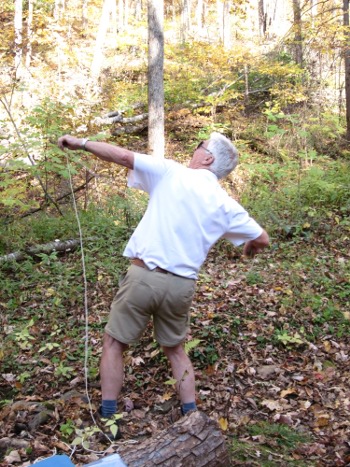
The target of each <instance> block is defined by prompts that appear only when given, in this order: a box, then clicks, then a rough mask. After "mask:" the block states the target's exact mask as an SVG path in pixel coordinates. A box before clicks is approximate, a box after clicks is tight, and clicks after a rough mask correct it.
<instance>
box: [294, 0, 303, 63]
mask: <svg viewBox="0 0 350 467" xmlns="http://www.w3.org/2000/svg"><path fill="white" fill-rule="evenodd" d="M293 16H294V28H295V34H294V42H295V61H296V62H297V64H298V65H300V66H303V34H302V22H301V7H300V0H293Z"/></svg>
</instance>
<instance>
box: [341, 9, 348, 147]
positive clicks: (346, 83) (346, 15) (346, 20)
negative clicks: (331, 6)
mask: <svg viewBox="0 0 350 467" xmlns="http://www.w3.org/2000/svg"><path fill="white" fill-rule="evenodd" d="M343 9H344V27H345V29H346V31H347V33H346V37H347V43H346V45H345V50H344V61H345V102H346V139H347V140H348V141H350V45H349V40H350V33H349V0H343Z"/></svg>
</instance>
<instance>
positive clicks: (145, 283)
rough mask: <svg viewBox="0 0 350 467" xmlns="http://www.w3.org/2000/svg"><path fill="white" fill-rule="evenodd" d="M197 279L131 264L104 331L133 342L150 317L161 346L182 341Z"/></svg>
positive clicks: (119, 338) (155, 335)
mask: <svg viewBox="0 0 350 467" xmlns="http://www.w3.org/2000/svg"><path fill="white" fill-rule="evenodd" d="M195 286H196V281H195V280H194V279H186V278H184V277H180V276H175V275H174V274H171V273H162V272H157V271H150V270H148V269H144V268H142V267H139V266H136V265H131V266H130V268H129V270H128V273H127V275H126V276H125V278H124V280H123V281H122V283H121V285H120V289H119V291H118V293H117V295H116V296H115V298H114V300H113V303H112V305H111V312H110V315H109V320H108V323H107V326H106V329H105V331H106V333H107V334H109V335H110V336H112V337H114V338H115V339H117V340H118V341H119V342H122V343H124V344H135V343H136V342H138V341H139V339H140V337H141V336H142V334H143V333H144V331H145V329H146V327H147V324H148V323H149V321H150V319H151V317H152V318H153V327H154V337H155V339H156V340H157V342H158V343H159V344H160V345H164V346H166V347H174V346H176V345H178V344H180V343H181V342H183V341H184V339H185V337H186V334H187V332H188V328H189V322H190V306H191V303H192V298H193V295H194V292H195Z"/></svg>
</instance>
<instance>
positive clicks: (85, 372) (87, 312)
mask: <svg viewBox="0 0 350 467" xmlns="http://www.w3.org/2000/svg"><path fill="white" fill-rule="evenodd" d="M66 161H67V170H68V178H69V186H70V190H71V194H72V199H73V207H74V214H75V218H76V221H77V225H78V230H79V244H80V251H81V264H82V269H83V280H84V316H85V336H84V339H85V356H84V381H85V395H86V398H87V400H88V405H89V410H90V416H91V419H92V421H93V423H94V425H96V426H98V425H97V423H96V418H95V416H94V410H93V407H92V403H91V398H90V394H89V375H88V371H89V368H88V360H89V307H88V286H87V277H86V263H85V253H84V244H83V232H82V228H81V223H80V217H79V212H78V206H77V202H76V199H75V194H74V187H73V180H72V172H71V169H70V163H69V159H68V155H67V153H66ZM103 435H104V436H105V437H106V438H107V439H108V441H109V442H110V443H111V444H113V442H112V440H111V439H110V437H109V436H108V435H107V434H106V433H103ZM91 452H95V453H96V454H98V453H100V454H103V453H104V452H106V451H101V452H96V451H91ZM72 455H73V453H72Z"/></svg>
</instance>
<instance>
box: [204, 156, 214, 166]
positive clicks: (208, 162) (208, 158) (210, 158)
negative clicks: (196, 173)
mask: <svg viewBox="0 0 350 467" xmlns="http://www.w3.org/2000/svg"><path fill="white" fill-rule="evenodd" d="M214 159H215V158H214V156H213V155H212V154H208V155H207V156H205V159H204V160H203V163H204V165H211V164H212V163H213V162H214Z"/></svg>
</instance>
